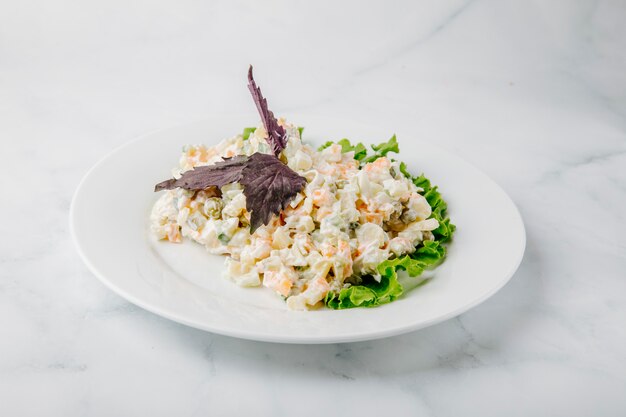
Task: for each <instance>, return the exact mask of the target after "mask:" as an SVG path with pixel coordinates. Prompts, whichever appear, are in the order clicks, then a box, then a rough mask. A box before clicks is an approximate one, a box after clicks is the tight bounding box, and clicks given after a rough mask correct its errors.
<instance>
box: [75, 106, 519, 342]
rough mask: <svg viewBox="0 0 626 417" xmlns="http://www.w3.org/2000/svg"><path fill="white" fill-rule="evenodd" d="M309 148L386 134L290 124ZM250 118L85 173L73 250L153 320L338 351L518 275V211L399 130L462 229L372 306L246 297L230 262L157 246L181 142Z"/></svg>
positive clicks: (226, 131)
mask: <svg viewBox="0 0 626 417" xmlns="http://www.w3.org/2000/svg"><path fill="white" fill-rule="evenodd" d="M291 120H293V121H294V122H295V123H298V124H300V125H302V126H305V127H306V129H305V134H304V138H305V140H308V141H311V142H313V143H322V142H323V141H325V140H328V139H333V140H338V139H341V138H343V137H349V138H352V139H355V140H359V141H363V142H365V143H378V142H381V141H383V140H387V139H388V138H389V136H391V133H392V132H390V131H387V130H381V129H380V128H372V127H369V126H364V125H362V124H357V123H350V122H345V121H341V120H333V119H320V118H317V117H302V118H292V119H291ZM255 122H256V118H255V117H220V118H215V119H213V120H207V121H204V122H200V123H195V124H191V125H187V126H181V127H176V128H171V129H166V130H162V131H159V132H156V133H152V134H149V135H147V136H144V137H142V138H140V139H137V140H135V141H133V142H130V143H128V144H126V145H124V146H122V147H121V148H118V149H117V150H115V151H113V152H112V153H111V154H110V155H108V156H107V157H105V158H104V159H103V160H101V161H100V162H99V163H98V164H96V165H95V166H94V167H93V168H92V169H91V170H90V171H89V173H87V175H86V176H85V178H84V179H83V180H82V182H81V183H80V185H79V186H78V189H77V190H76V194H75V195H74V199H73V201H72V207H71V210H70V225H71V230H72V234H73V236H74V240H75V242H76V245H77V248H78V251H79V252H80V254H81V256H82V258H83V259H84V261H85V263H86V264H87V265H88V267H89V269H91V271H92V272H93V273H94V274H95V275H96V276H97V277H98V278H99V279H100V280H101V281H102V282H103V283H104V284H105V285H106V286H108V287H109V288H110V289H111V290H113V291H114V292H116V293H117V294H119V295H120V296H122V297H124V298H126V299H127V300H129V301H130V302H132V303H134V304H137V305H138V306H141V307H143V308H145V309H146V310H148V311H151V312H153V313H156V314H159V315H161V316H163V317H167V318H169V319H172V320H174V321H177V322H180V323H183V324H186V325H188V326H192V327H196V328H199V329H204V330H208V331H211V332H215V333H220V334H225V335H229V336H234V337H240V338H245V339H254V340H263V341H271V342H283V343H331V342H348V341H357V340H366V339H375V338H381V337H386V336H391V335H397V334H400V333H404V332H408V331H411V330H416V329H419V328H422V327H426V326H429V325H432V324H435V323H438V322H440V321H443V320H446V319H449V318H451V317H454V316H456V315H458V314H461V313H463V312H464V311H466V310H468V309H469V308H471V307H473V306H475V305H477V304H479V303H480V302H482V301H484V300H485V299H487V298H488V297H490V296H491V295H493V294H494V293H495V292H496V291H498V289H500V288H501V287H502V286H503V285H504V284H505V283H506V282H507V281H508V280H509V279H510V278H511V276H512V275H513V273H514V272H515V270H516V269H517V267H518V265H519V263H520V261H521V259H522V256H523V253H524V247H525V242H526V237H525V232H524V225H523V223H522V220H521V217H520V215H519V212H518V211H517V208H516V207H515V205H514V204H513V202H512V201H511V199H510V198H509V197H508V196H507V195H506V194H505V193H504V191H502V189H501V188H500V187H498V185H496V184H495V183H494V182H493V181H492V180H490V179H489V178H488V177H487V176H486V175H485V174H483V173H481V172H480V171H478V170H477V169H476V168H474V167H472V166H471V165H469V164H468V163H466V162H464V161H463V160H462V159H460V158H458V157H456V156H454V155H451V154H449V153H448V152H445V151H443V150H442V149H439V148H437V147H435V146H432V145H429V144H427V143H420V142H417V141H416V140H415V138H414V137H412V136H411V134H410V132H409V133H405V134H402V132H396V133H398V141H399V143H400V149H401V154H400V156H399V159H401V160H403V161H405V162H406V163H407V165H408V167H409V169H410V170H411V172H413V173H414V174H415V175H417V174H419V173H421V172H424V173H425V174H426V176H427V177H429V178H430V179H431V181H432V182H433V183H434V184H436V185H439V186H440V190H441V192H442V194H443V196H444V198H445V199H446V201H447V202H448V206H449V214H450V216H451V218H452V221H453V223H455V224H456V225H457V231H456V234H455V236H454V242H453V243H452V244H451V245H449V251H448V257H447V259H446V261H445V262H444V263H443V264H442V265H441V266H439V267H438V268H437V269H436V270H435V273H434V277H433V278H432V279H430V280H428V281H426V283H425V284H424V285H422V286H420V287H418V288H415V289H414V290H412V291H409V292H407V293H406V294H405V295H404V296H403V297H402V298H400V299H398V300H396V301H394V302H392V303H390V304H386V305H383V306H380V307H377V308H369V309H368V308H357V309H350V310H341V311H334V310H329V309H321V310H316V311H308V312H294V311H289V310H287V309H286V306H285V303H284V302H283V301H282V300H281V299H280V298H279V297H278V296H275V295H274V294H273V293H272V292H271V291H269V290H268V289H266V288H240V287H238V286H236V285H235V284H233V283H232V282H230V281H228V280H226V279H224V278H222V277H221V271H222V269H223V263H224V258H223V257H219V256H215V255H210V254H208V253H207V252H205V250H204V248H202V247H201V246H200V245H198V244H195V243H192V242H186V243H184V244H180V245H177V244H171V243H167V242H157V241H155V240H154V239H153V238H152V237H151V235H150V233H149V231H148V215H149V212H150V208H151V206H152V204H153V203H154V201H155V200H156V199H157V197H158V195H157V194H155V193H153V192H152V190H153V187H154V184H156V183H157V182H159V181H162V180H164V179H167V178H168V177H169V176H170V170H171V168H173V167H174V166H176V165H177V163H178V158H179V156H180V150H181V147H182V145H184V144H189V143H206V144H213V143H216V142H217V141H219V140H221V139H223V138H226V137H230V136H232V135H234V134H236V133H238V132H240V131H241V130H242V128H243V127H244V126H247V125H250V124H252V125H254V124H255Z"/></svg>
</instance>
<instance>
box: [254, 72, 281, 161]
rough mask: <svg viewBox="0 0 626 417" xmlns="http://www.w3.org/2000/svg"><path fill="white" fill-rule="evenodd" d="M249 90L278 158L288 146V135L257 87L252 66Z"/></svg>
mask: <svg viewBox="0 0 626 417" xmlns="http://www.w3.org/2000/svg"><path fill="white" fill-rule="evenodd" d="M248 89H250V93H251V94H252V98H253V99H254V103H255V104H256V108H257V110H258V111H259V114H260V115H261V121H263V126H265V130H267V134H268V138H267V142H268V143H269V145H270V147H271V148H272V151H273V152H274V155H276V156H278V154H279V153H280V152H281V151H282V150H283V149H285V146H286V145H287V135H286V133H285V129H284V128H283V127H282V126H280V125H279V124H278V121H277V120H276V117H274V113H272V112H271V111H270V110H269V109H268V108H267V99H265V98H264V97H263V95H262V94H261V89H260V88H259V87H258V86H257V85H256V83H255V82H254V78H253V77H252V65H250V68H249V69H248Z"/></svg>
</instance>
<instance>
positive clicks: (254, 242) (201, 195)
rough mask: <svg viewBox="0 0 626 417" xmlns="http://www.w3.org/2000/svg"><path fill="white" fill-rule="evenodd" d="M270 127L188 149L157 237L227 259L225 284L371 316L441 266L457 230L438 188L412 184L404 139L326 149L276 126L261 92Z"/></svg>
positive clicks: (167, 192) (156, 214) (162, 204)
mask: <svg viewBox="0 0 626 417" xmlns="http://www.w3.org/2000/svg"><path fill="white" fill-rule="evenodd" d="M248 80H249V89H250V91H251V93H252V96H253V99H254V101H255V103H256V105H257V109H258V110H259V113H260V115H261V121H262V123H261V124H260V125H259V126H257V127H252V128H245V129H244V130H243V132H242V133H240V134H237V135H235V136H233V137H231V138H228V139H225V140H223V141H221V142H220V143H218V144H217V145H215V146H206V145H189V146H186V147H184V149H183V152H182V156H181V158H180V164H179V167H178V168H176V169H174V170H173V173H172V174H173V178H171V179H169V180H166V181H163V182H161V183H159V184H157V185H156V187H155V191H161V192H163V193H162V195H161V196H160V198H159V199H158V200H157V201H156V203H155V204H154V207H153V208H152V212H151V216H150V224H151V230H152V232H153V233H154V235H155V236H156V237H157V238H158V239H164V240H167V241H169V242H174V243H177V242H181V241H182V239H183V238H188V239H192V240H194V241H196V242H198V243H200V244H202V245H204V246H205V247H206V248H207V250H208V251H209V252H210V253H212V254H220V255H228V258H226V268H225V272H224V275H225V277H226V278H228V279H230V280H232V281H233V282H235V283H236V284H238V285H240V286H244V287H257V286H264V287H267V288H269V289H271V290H273V291H274V292H276V293H277V294H278V295H280V296H281V297H282V298H284V299H285V301H286V303H287V306H288V308H290V309H293V310H307V309H310V308H313V307H319V306H321V305H326V306H327V307H329V308H332V309H345V308H353V307H373V306H378V305H381V304H385V303H388V302H391V301H394V300H395V299H397V298H398V297H400V296H401V295H402V294H403V292H404V288H403V286H402V285H401V284H400V282H399V280H398V271H400V270H403V271H406V273H407V274H408V275H409V276H410V277H417V276H419V275H421V274H422V273H423V272H424V271H425V270H427V269H432V268H434V267H435V266H437V265H438V264H439V263H440V262H442V261H443V259H444V257H445V254H446V249H445V246H444V244H445V243H447V242H448V241H449V240H450V239H451V237H452V234H453V232H454V230H455V226H454V225H453V224H452V223H450V219H449V218H448V217H447V215H446V208H447V205H446V203H445V201H444V200H443V199H442V197H441V195H440V193H439V191H438V189H437V187H436V186H432V185H431V183H430V181H429V180H428V179H427V178H426V177H424V176H423V175H420V176H413V175H411V174H410V173H409V172H408V171H407V168H406V165H405V164H404V163H403V162H400V161H398V160H396V159H395V155H392V154H398V153H399V147H398V142H397V140H396V136H395V135H394V136H392V137H391V139H389V140H388V141H386V142H383V143H381V144H379V145H373V146H371V150H368V149H367V148H366V146H365V145H363V144H362V143H356V144H352V143H351V142H350V141H349V140H348V139H341V140H340V141H338V142H336V143H335V142H327V143H325V144H323V145H322V146H320V147H319V148H316V147H313V146H312V145H311V144H308V143H306V142H305V141H303V140H302V134H303V128H301V127H298V126H296V125H294V124H291V123H289V122H287V121H286V120H285V119H282V118H276V117H274V115H273V113H272V112H271V111H269V109H268V108H267V100H266V99H265V98H263V96H262V94H261V91H260V89H259V88H258V86H257V85H256V83H255V81H254V78H253V75H252V67H250V70H249V72H248Z"/></svg>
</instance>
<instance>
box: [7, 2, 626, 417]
mask: <svg viewBox="0 0 626 417" xmlns="http://www.w3.org/2000/svg"><path fill="white" fill-rule="evenodd" d="M88 3H90V2H70V1H67V0H62V1H56V2H46V1H43V0H33V1H16V2H8V1H5V2H2V3H1V4H0V141H1V144H2V148H1V149H2V151H1V152H0V166H1V177H0V178H1V179H0V181H1V182H0V184H1V186H2V204H1V205H0V214H1V216H2V219H3V226H2V228H1V230H2V237H3V238H2V239H1V240H0V415H2V416H43V415H46V416H63V417H68V416H125V415H141V416H162V415H163V416H173V415H176V416H208V415H210V416H221V415H238V416H243V415H251V416H252V415H253V416H288V415H289V416H290V415H303V416H309V415H311V416H313V415H345V416H352V415H354V416H365V415H389V416H403V415H412V416H415V415H428V416H459V415H463V416H481V417H486V416H502V415H507V416H517V415H519V416H540V415H549V416H568V417H571V416H590V415H595V416H618V415H621V416H623V415H625V414H626V332H625V331H624V328H626V272H625V271H626V258H625V256H626V241H625V239H624V235H625V232H626V227H625V215H624V206H625V205H626V194H625V193H626V191H625V190H626V168H625V166H626V117H625V116H626V27H625V26H624V24H623V22H624V19H625V18H626V6H624V3H623V2H619V1H612V2H604V1H603V2H599V3H597V4H596V2H591V1H577V2H534V3H526V2H479V1H475V2H472V1H470V2H467V3H465V2H461V1H445V2H431V3H433V4H422V5H417V4H414V3H415V2H409V1H406V2H403V3H397V4H395V5H393V6H391V5H387V6H386V5H385V4H386V3H391V2H383V1H378V2H376V3H377V4H373V3H374V2H371V1H368V2H352V4H348V3H346V4H341V5H339V4H336V3H335V2H325V4H322V2H319V1H317V2H310V4H308V5H304V4H300V5H290V4H288V2H278V1H271V2H269V1H268V2H264V4H261V2H252V1H250V2H236V3H235V2H226V1H224V2H192V1H180V2H164V1H160V2H142V3H141V4H139V3H134V2H133V3H132V5H131V2H127V1H120V0H113V1H107V2H100V4H99V5H97V6H96V5H94V4H88ZM205 3H206V4H205ZM250 63H252V64H254V65H255V75H256V78H257V81H258V82H259V84H260V85H261V86H262V87H263V91H264V93H265V95H266V96H267V97H268V98H269V101H270V105H271V108H272V109H274V111H275V112H276V113H277V114H284V115H287V116H288V115H289V113H290V112H293V113H296V112H297V113H305V112H308V113H317V114H323V115H339V116H345V117H349V118H351V119H362V120H367V121H369V122H373V123H376V124H379V125H385V126H389V129H390V130H391V131H392V130H393V129H394V127H395V126H400V127H402V130H406V128H407V127H409V126H411V127H413V130H414V132H415V136H416V137H420V138H422V139H428V140H432V141H433V142H435V143H437V144H438V145H440V146H442V147H444V148H446V149H448V150H450V151H452V152H455V153H458V154H460V155H462V156H463V157H465V158H466V159H467V160H469V161H470V162H472V163H473V164H475V165H477V166H478V167H479V168H481V169H482V170H484V171H486V172H487V173H488V174H489V175H491V176H492V177H493V178H494V179H495V180H496V181H497V182H499V183H500V184H501V185H502V186H503V187H504V188H505V189H506V190H507V192H508V193H509V194H510V195H511V197H512V198H513V199H514V200H515V202H516V203H517V204H518V206H519V207H520V210H521V212H522V215H523V217H524V219H525V223H526V227H527V232H528V247H527V253H526V257H525V259H524V261H523V263H522V266H521V268H520V270H519V271H518V273H517V274H516V275H515V276H514V277H513V279H512V280H511V282H510V283H509V284H508V285H507V286H506V287H505V288H504V289H503V290H501V291H500V292H499V293H498V294H496V295H495V296H494V297H493V298H491V299H490V300H488V301H487V302H485V303H484V304H482V305H481V306H479V307H477V308H475V309H473V310H471V311H470V312H468V313H466V314H463V315H462V316H460V317H458V318H456V319H453V320H449V321H447V322H444V323H442V324H439V325H437V326H434V327H431V328H428V329H425V330H422V331H418V332H415V333H411V334H408V335H404V336H400V337H394V338H390V339H386V340H379V341H374V342H363V343H354V344H345V345H326V346H288V345H275V344H266V343H256V342H248V341H243V340H235V339H231V338H228V337H222V336H215V335H212V334H209V333H204V332H201V331H198V330H193V329H190V328H187V327H184V326H182V325H178V324H175V323H173V322H170V321H167V320H165V319H162V318H160V317H157V316H155V315H153V314H150V313H147V312H145V311H143V310H141V309H140V308H137V307H135V306H133V305H131V304H129V303H128V302H126V301H124V300H123V299H121V298H119V297H118V296H116V295H114V294H113V293H111V292H110V291H108V290H107V289H105V288H104V287H103V286H102V285H101V284H100V283H99V282H98V281H97V279H96V278H95V277H93V276H92V275H91V274H90V273H89V272H88V270H87V269H86V267H85V266H84V265H83V263H82V262H81V260H80V259H79V258H78V255H77V253H76V252H75V250H74V247H73V244H72V242H71V240H70V237H69V234H68V209H69V204H70V200H71V197H72V193H73V191H74V189H75V187H76V185H77V184H78V181H79V180H80V178H81V177H82V175H83V174H84V173H85V172H86V170H87V169H88V168H89V167H90V166H92V165H93V164H94V163H95V162H96V161H97V160H98V159H99V158H101V157H102V156H103V155H104V154H106V153H107V152H109V151H110V150H112V149H113V148H115V147H117V146H118V145H121V144H122V143H124V142H126V141H128V140H130V139H131V138H133V137H134V136H136V135H138V134H141V133H145V132H147V131H150V130H152V129H157V128H161V127H167V126H172V125H175V124H180V123H185V122H189V121H193V120H197V119H201V118H203V116H205V115H207V114H215V113H223V112H229V113H230V112H238V113H241V112H249V113H250V116H251V118H256V113H255V109H254V106H253V104H252V102H251V100H250V97H249V95H248V91H247V89H246V78H245V77H246V70H247V66H248V64H250ZM235 129H238V127H235ZM408 139H410V138H400V140H401V141H402V140H408ZM476 191H477V197H476V198H480V190H476ZM494 245H497V236H494ZM296 412H297V413H299V414H295V413H296Z"/></svg>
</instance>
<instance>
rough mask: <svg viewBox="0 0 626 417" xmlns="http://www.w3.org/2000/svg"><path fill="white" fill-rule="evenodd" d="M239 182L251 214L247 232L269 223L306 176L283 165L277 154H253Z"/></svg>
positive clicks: (291, 197)
mask: <svg viewBox="0 0 626 417" xmlns="http://www.w3.org/2000/svg"><path fill="white" fill-rule="evenodd" d="M240 182H241V184H242V185H243V193H244V194H245V196H246V209H247V210H248V211H249V212H250V213H251V219H250V233H254V231H255V230H256V229H257V228H258V227H259V226H260V225H261V224H269V222H270V220H271V219H272V215H274V214H275V215H278V214H279V213H280V211H281V210H283V209H285V207H287V204H289V202H290V201H291V200H292V199H293V198H294V197H295V196H296V195H297V194H298V192H300V191H301V190H302V188H304V186H305V185H306V179H305V178H304V177H301V176H300V175H298V174H297V173H296V172H295V171H293V170H292V169H291V168H289V167H288V166H287V165H285V164H283V163H282V162H281V161H280V160H279V159H278V158H277V157H275V156H273V155H267V154H262V153H255V154H252V155H251V156H250V157H249V158H248V162H247V163H246V166H245V168H244V169H243V173H242V178H241V181H240Z"/></svg>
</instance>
